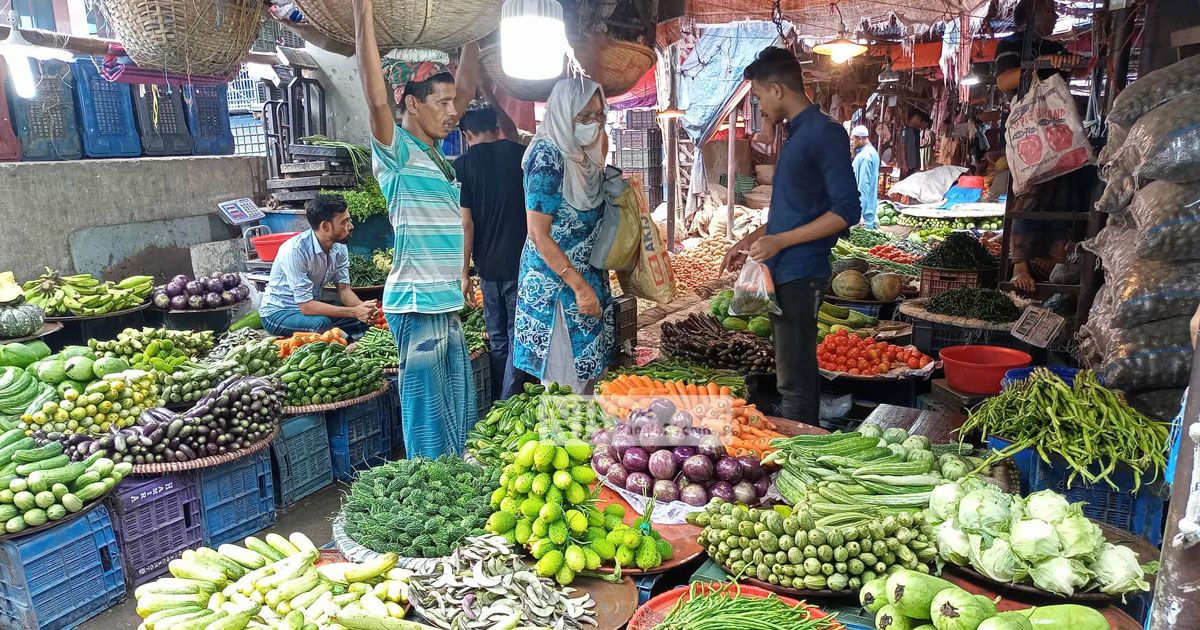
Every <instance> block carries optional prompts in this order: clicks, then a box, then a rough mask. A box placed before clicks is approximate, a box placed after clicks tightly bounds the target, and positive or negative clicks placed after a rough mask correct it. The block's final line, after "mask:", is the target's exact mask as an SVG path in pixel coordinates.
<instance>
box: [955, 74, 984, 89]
mask: <svg viewBox="0 0 1200 630" xmlns="http://www.w3.org/2000/svg"><path fill="white" fill-rule="evenodd" d="M982 82H983V80H982V79H980V78H979V75H978V74H975V71H974V70H972V71H970V72H968V73H967V74H966V75H965V76H963V78H961V79H959V80H958V84H959V85H965V86H967V87H970V86H972V85H979V84H980V83H982Z"/></svg>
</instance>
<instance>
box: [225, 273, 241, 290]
mask: <svg viewBox="0 0 1200 630" xmlns="http://www.w3.org/2000/svg"><path fill="white" fill-rule="evenodd" d="M241 283H242V278H241V276H238V275H237V274H236V273H223V274H221V286H223V287H225V290H226V291H228V290H230V289H232V288H234V287H236V286H237V285H239V284H241Z"/></svg>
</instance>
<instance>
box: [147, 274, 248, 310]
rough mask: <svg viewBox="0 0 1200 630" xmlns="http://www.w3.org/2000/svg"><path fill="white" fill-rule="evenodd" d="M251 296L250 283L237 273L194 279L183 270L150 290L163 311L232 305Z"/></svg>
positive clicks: (151, 295)
mask: <svg viewBox="0 0 1200 630" xmlns="http://www.w3.org/2000/svg"><path fill="white" fill-rule="evenodd" d="M248 297H250V287H247V286H246V285H245V284H243V283H242V278H241V276H239V275H237V274H236V273H225V274H221V275H218V276H201V277H199V278H196V279H194V280H193V279H191V278H189V277H187V276H185V275H183V274H179V275H177V276H175V277H174V278H171V281H170V282H168V283H166V284H164V285H162V286H160V287H156V288H155V289H154V291H153V292H152V293H151V294H150V299H151V300H152V301H153V302H154V308H157V309H159V310H163V311H168V310H169V311H198V310H201V309H207V308H220V307H222V306H231V305H233V304H237V303H238V302H241V301H243V300H245V299H246V298H248Z"/></svg>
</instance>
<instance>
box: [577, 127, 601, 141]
mask: <svg viewBox="0 0 1200 630" xmlns="http://www.w3.org/2000/svg"><path fill="white" fill-rule="evenodd" d="M599 134H600V123H598V122H590V123H575V139H576V140H578V141H579V144H580V145H581V146H585V147H588V146H591V145H592V143H593V142H595V141H596V137H597V136H598V135H599Z"/></svg>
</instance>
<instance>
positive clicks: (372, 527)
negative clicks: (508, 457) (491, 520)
mask: <svg viewBox="0 0 1200 630" xmlns="http://www.w3.org/2000/svg"><path fill="white" fill-rule="evenodd" d="M499 485H500V469H499V468H495V467H493V468H481V467H479V466H476V465H474V464H468V463H466V462H464V461H463V460H462V459H461V458H458V457H455V456H451V455H445V456H442V457H439V458H437V459H425V458H418V459H405V460H400V461H395V462H389V463H387V464H384V465H383V466H379V467H376V468H372V469H370V470H367V471H365V472H363V473H362V474H361V475H359V477H358V479H357V480H356V481H355V482H354V485H353V486H351V487H350V494H349V495H347V496H346V502H345V504H344V505H343V506H342V515H343V516H344V517H345V519H346V533H347V534H349V535H350V537H351V538H352V539H354V541H355V542H357V543H358V544H360V545H363V546H364V547H366V548H368V549H370V550H372V551H377V552H380V553H387V552H395V553H397V554H399V555H400V556H402V557H407V558H440V557H443V556H448V555H450V553H451V552H452V551H454V549H455V547H456V546H457V545H458V543H459V542H460V541H461V540H462V539H464V538H467V537H470V536H479V535H482V534H483V533H484V528H483V526H484V524H485V523H487V519H488V517H489V516H491V514H492V508H491V506H490V504H489V500H490V498H491V495H492V493H493V492H495V490H496V488H498V487H499Z"/></svg>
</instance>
